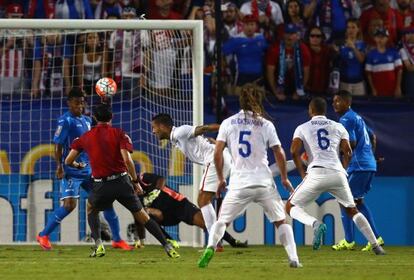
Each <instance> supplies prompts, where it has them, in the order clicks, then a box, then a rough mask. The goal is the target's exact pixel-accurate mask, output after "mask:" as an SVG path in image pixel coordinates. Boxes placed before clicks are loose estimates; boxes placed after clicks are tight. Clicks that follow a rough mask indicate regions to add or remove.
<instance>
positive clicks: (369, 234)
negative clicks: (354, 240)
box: [352, 213, 378, 246]
mask: <svg viewBox="0 0 414 280" xmlns="http://www.w3.org/2000/svg"><path fill="white" fill-rule="evenodd" d="M352 220H353V221H354V223H355V225H356V226H357V227H358V229H359V231H360V232H361V233H362V234H363V235H364V236H365V238H366V239H367V240H368V242H369V243H371V244H372V245H374V246H377V245H378V242H377V239H376V238H375V235H374V232H373V231H372V228H371V226H370V225H369V222H368V220H367V218H365V216H364V215H362V213H357V214H356V215H354V216H353V217H352Z"/></svg>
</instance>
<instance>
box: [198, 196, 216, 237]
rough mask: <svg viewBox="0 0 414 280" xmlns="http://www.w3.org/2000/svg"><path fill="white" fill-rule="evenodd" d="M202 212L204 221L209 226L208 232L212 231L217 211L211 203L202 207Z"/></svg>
mask: <svg viewBox="0 0 414 280" xmlns="http://www.w3.org/2000/svg"><path fill="white" fill-rule="evenodd" d="M201 214H202V215H203V219H204V223H205V225H206V228H207V232H208V233H210V229H211V226H212V225H213V224H214V222H215V221H216V220H217V219H216V211H215V210H214V207H213V205H212V204H211V203H209V204H207V205H204V206H203V207H201Z"/></svg>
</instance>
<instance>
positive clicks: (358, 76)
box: [338, 19, 366, 96]
mask: <svg viewBox="0 0 414 280" xmlns="http://www.w3.org/2000/svg"><path fill="white" fill-rule="evenodd" d="M365 49H366V46H365V44H364V42H363V41H362V40H361V33H360V30H359V26H358V21H357V20H356V19H349V20H348V22H347V28H346V37H345V44H343V45H342V46H340V47H339V49H338V51H339V67H340V77H341V78H340V81H341V83H340V85H339V87H340V89H341V90H345V91H348V92H350V93H351V94H352V95H354V96H363V95H365V94H366V91H365V83H364V61H365Z"/></svg>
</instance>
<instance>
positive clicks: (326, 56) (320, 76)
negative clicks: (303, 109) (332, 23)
mask: <svg viewBox="0 0 414 280" xmlns="http://www.w3.org/2000/svg"><path fill="white" fill-rule="evenodd" d="M323 36H324V35H323V33H322V30H321V29H320V28H319V27H317V26H314V27H312V28H310V29H309V36H308V37H309V38H308V47H309V51H310V66H309V79H308V82H307V83H306V85H305V88H306V93H308V94H310V95H321V96H323V95H326V94H327V91H328V84H329V70H330V66H331V58H332V49H331V48H329V47H328V46H327V45H325V44H324V43H323V42H324V37H323Z"/></svg>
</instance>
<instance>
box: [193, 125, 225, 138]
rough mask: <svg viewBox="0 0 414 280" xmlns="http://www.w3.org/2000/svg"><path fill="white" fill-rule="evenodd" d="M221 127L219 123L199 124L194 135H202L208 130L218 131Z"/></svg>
mask: <svg viewBox="0 0 414 280" xmlns="http://www.w3.org/2000/svg"><path fill="white" fill-rule="evenodd" d="M219 128H220V125H219V124H217V123H213V124H205V125H199V126H197V127H196V128H195V130H194V136H198V135H202V134H204V133H208V132H217V131H218V130H219Z"/></svg>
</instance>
